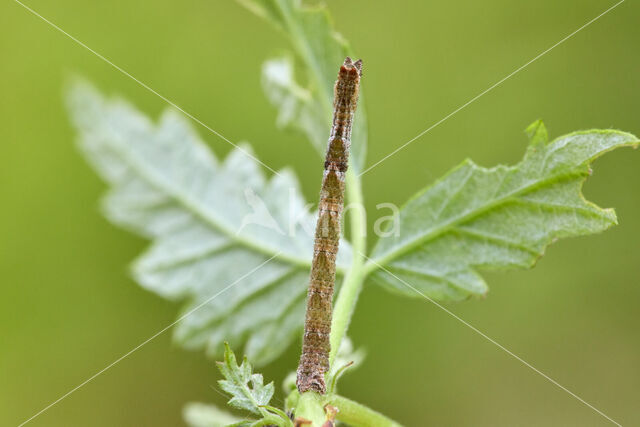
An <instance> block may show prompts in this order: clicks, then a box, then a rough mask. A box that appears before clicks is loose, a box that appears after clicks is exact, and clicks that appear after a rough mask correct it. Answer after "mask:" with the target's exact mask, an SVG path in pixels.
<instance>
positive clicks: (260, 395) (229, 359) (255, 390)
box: [218, 343, 274, 415]
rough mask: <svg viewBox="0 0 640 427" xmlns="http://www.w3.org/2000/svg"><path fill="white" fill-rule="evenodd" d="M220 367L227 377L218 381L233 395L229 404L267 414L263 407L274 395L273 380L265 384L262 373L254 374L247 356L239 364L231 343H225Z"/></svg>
mask: <svg viewBox="0 0 640 427" xmlns="http://www.w3.org/2000/svg"><path fill="white" fill-rule="evenodd" d="M218 368H219V369H220V372H221V373H222V375H223V376H224V377H225V379H224V380H220V381H218V384H220V388H222V390H224V391H226V392H227V393H229V394H230V395H231V399H230V400H229V402H228V403H229V405H230V406H232V407H234V408H237V409H244V410H246V411H249V412H252V413H254V414H257V415H266V410H265V409H262V408H261V407H263V406H265V405H268V404H269V401H270V400H271V397H273V391H274V387H273V382H271V383H269V384H267V385H264V384H263V379H262V375H261V374H254V373H253V368H252V367H251V365H250V364H249V362H248V361H247V358H246V357H245V358H244V360H243V361H242V364H241V365H238V362H237V361H236V356H235V354H233V351H231V348H230V347H229V344H227V343H225V348H224V362H218Z"/></svg>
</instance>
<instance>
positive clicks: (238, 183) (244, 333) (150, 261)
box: [68, 84, 351, 364]
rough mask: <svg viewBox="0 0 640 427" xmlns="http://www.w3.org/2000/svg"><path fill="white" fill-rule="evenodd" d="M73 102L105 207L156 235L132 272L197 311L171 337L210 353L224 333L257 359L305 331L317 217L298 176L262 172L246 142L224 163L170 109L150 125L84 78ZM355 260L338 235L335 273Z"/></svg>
mask: <svg viewBox="0 0 640 427" xmlns="http://www.w3.org/2000/svg"><path fill="white" fill-rule="evenodd" d="M68 104H69V109H70V112H71V116H72V119H73V122H74V124H75V126H76V128H77V130H78V132H79V143H80V147H81V148H82V150H83V151H84V153H85V154H86V157H87V159H88V160H89V162H90V163H91V164H92V165H93V166H94V167H95V169H96V170H97V171H98V172H99V173H100V175H102V177H103V178H104V179H105V180H106V181H107V182H108V183H109V185H110V187H111V188H110V190H109V193H108V194H107V196H106V198H105V200H104V203H103V205H104V211H105V215H106V216H107V218H108V219H109V220H111V221H112V222H113V223H115V224H118V225H120V226H122V227H125V228H127V229H129V230H131V231H133V232H136V233H139V234H142V235H143V236H145V237H147V238H149V239H151V240H152V241H153V244H152V246H151V248H150V249H149V250H148V251H147V252H146V253H145V254H144V255H143V256H141V257H140V258H139V259H138V260H137V261H136V262H135V264H134V266H133V274H134V276H135V279H136V280H137V281H138V283H140V285H142V286H143V287H144V288H146V289H148V290H150V291H152V292H154V293H157V294H158V295H160V296H162V297H164V298H167V299H171V300H187V305H186V307H185V309H184V313H185V314H186V313H190V312H191V311H192V310H194V309H195V308H198V307H199V308H198V309H197V310H195V311H193V313H191V314H189V315H188V316H186V317H185V318H184V319H183V320H181V322H180V323H178V325H177V326H176V329H175V332H174V338H175V340H176V341H177V342H178V343H179V344H180V345H182V346H183V347H186V348H190V349H200V348H206V349H207V351H208V352H209V353H210V354H212V355H214V356H215V355H219V354H220V353H221V350H222V343H223V341H225V340H227V341H229V342H231V343H233V345H234V346H238V345H240V344H242V343H245V354H247V355H249V357H251V358H252V360H253V361H254V363H256V364H264V363H266V362H268V361H270V360H273V359H274V358H275V357H277V356H278V355H279V354H280V353H282V351H284V350H285V349H286V348H287V346H288V345H289V344H290V343H291V341H292V340H293V339H295V338H297V337H298V336H299V333H300V331H301V329H302V324H303V319H304V300H305V295H306V287H307V282H308V274H309V273H308V272H309V268H310V264H311V255H312V248H313V229H314V225H315V214H314V213H311V212H309V211H308V207H307V205H306V204H305V202H304V199H303V198H302V196H301V194H300V190H299V186H298V182H297V180H296V178H295V176H294V175H293V174H292V173H291V172H290V171H288V170H284V171H281V172H280V174H279V175H278V176H274V177H273V178H271V179H270V180H267V179H265V177H264V176H263V174H262V173H261V170H260V168H259V165H258V164H257V162H256V161H255V160H254V159H253V158H252V157H250V155H251V154H250V153H249V155H248V154H247V152H248V151H249V148H248V147H244V149H236V150H233V151H232V152H231V154H229V155H228V157H227V158H226V159H225V160H224V162H219V161H218V160H217V159H216V158H215V156H214V155H213V154H212V153H211V152H210V151H209V150H208V148H207V147H206V145H205V144H204V143H203V142H202V141H201V140H200V138H199V137H198V136H197V135H196V134H195V132H194V131H193V129H192V128H191V126H190V125H189V123H188V122H187V121H186V119H184V118H183V117H182V116H181V115H179V114H177V113H176V112H174V111H171V110H169V111H167V112H165V113H164V114H163V115H162V117H161V119H160V121H159V123H158V124H154V123H152V122H151V121H150V120H149V119H147V118H146V117H145V116H144V115H143V114H141V113H140V112H138V111H137V110H135V109H134V108H133V107H131V106H130V105H128V104H127V103H125V102H123V101H121V100H107V99H105V98H103V97H102V96H101V95H100V94H99V93H98V92H97V91H96V90H95V89H93V88H91V87H89V86H88V85H86V84H76V85H75V86H73V87H72V90H71V91H70V92H69V97H68ZM272 257H275V258H274V259H273V260H272V261H269V262H267V263H266V264H264V265H262V264H263V263H265V262H266V261H268V260H269V259H270V258H272ZM350 257H351V251H350V247H349V245H348V244H347V242H341V244H340V253H339V255H338V265H339V270H340V271H343V269H344V266H347V265H349V263H350ZM256 268H259V269H258V270H256V271H255V273H251V272H252V270H253V269H256ZM248 273H250V274H248ZM208 300H211V301H208ZM207 301H208V302H207Z"/></svg>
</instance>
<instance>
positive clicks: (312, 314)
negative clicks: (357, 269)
mask: <svg viewBox="0 0 640 427" xmlns="http://www.w3.org/2000/svg"><path fill="white" fill-rule="evenodd" d="M361 76H362V60H358V61H356V62H353V61H352V60H351V58H349V57H347V58H346V59H345V60H344V63H343V64H342V66H341V67H340V71H339V72H338V80H337V81H336V85H335V89H334V101H333V126H332V127H331V133H330V135H329V143H328V147H327V155H326V159H325V162H324V176H323V178H322V187H321V189H320V203H319V209H318V222H317V224H316V234H315V243H314V251H313V262H312V264H311V277H310V279H309V291H308V295H307V314H306V318H305V322H304V337H303V341H302V356H301V357H300V364H299V365H298V377H297V381H296V384H297V386H298V391H299V392H300V393H304V392H305V391H309V390H313V391H316V392H318V393H322V394H324V393H325V392H326V385H325V380H324V374H325V373H326V372H327V371H328V369H329V352H330V350H331V344H330V342H329V335H330V333H331V307H332V300H333V286H334V282H335V277H336V255H337V253H338V243H339V241H340V218H341V216H342V209H343V206H344V187H345V174H346V172H347V166H348V162H349V146H350V145H351V125H352V123H353V116H354V114H355V111H356V105H357V103H358V91H359V87H360V77H361Z"/></svg>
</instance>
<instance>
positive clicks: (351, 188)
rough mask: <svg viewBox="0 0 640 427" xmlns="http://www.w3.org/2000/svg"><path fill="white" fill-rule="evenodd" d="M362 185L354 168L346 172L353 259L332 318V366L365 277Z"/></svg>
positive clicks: (364, 223)
mask: <svg viewBox="0 0 640 427" xmlns="http://www.w3.org/2000/svg"><path fill="white" fill-rule="evenodd" d="M361 184H362V183H361V181H360V179H359V178H358V176H357V175H356V174H355V172H354V171H353V169H350V170H349V171H347V177H346V191H347V201H348V202H349V204H348V206H349V207H350V209H351V211H350V216H349V219H350V221H351V246H352V249H353V259H352V261H351V267H350V268H349V270H348V272H347V274H346V276H345V278H344V281H343V283H342V287H341V288H340V293H339V294H338V298H337V300H336V303H335V305H334V308H333V318H332V320H331V353H330V354H329V363H330V364H331V365H333V361H334V360H335V358H336V354H337V353H338V349H339V348H340V343H341V342H342V339H343V338H344V336H345V335H346V333H347V329H348V328H349V323H350V321H351V316H352V315H353V312H354V310H355V307H356V302H357V300H358V295H359V294H360V290H361V289H362V284H363V283H364V278H365V276H366V274H365V272H364V271H363V266H364V257H363V256H362V254H363V253H364V252H365V250H366V246H367V236H366V234H367V229H366V215H365V212H364V204H363V197H362V185H361Z"/></svg>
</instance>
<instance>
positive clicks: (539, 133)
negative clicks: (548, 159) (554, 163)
mask: <svg viewBox="0 0 640 427" xmlns="http://www.w3.org/2000/svg"><path fill="white" fill-rule="evenodd" d="M524 132H525V133H526V134H527V137H528V138H529V143H530V145H531V146H536V145H541V144H546V143H547V142H548V141H549V135H548V133H547V127H546V126H545V125H544V122H543V121H542V119H538V120H536V121H535V122H533V123H531V124H530V125H529V126H527V128H526V129H525V130H524Z"/></svg>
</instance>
